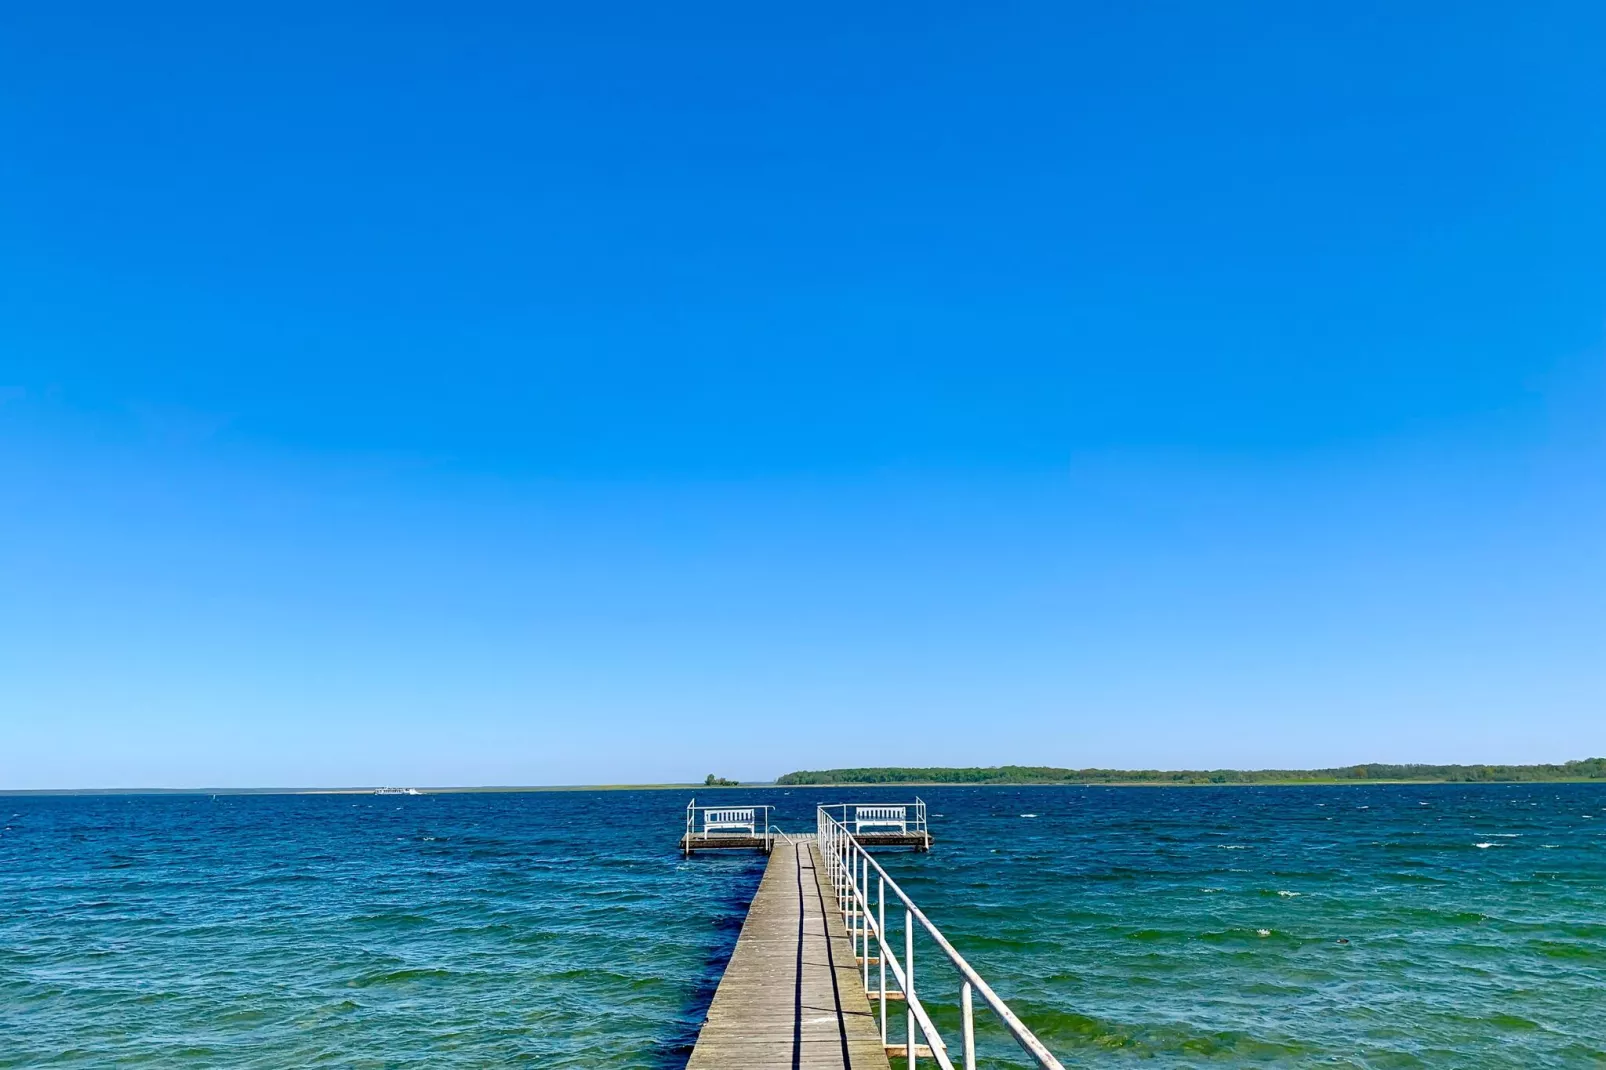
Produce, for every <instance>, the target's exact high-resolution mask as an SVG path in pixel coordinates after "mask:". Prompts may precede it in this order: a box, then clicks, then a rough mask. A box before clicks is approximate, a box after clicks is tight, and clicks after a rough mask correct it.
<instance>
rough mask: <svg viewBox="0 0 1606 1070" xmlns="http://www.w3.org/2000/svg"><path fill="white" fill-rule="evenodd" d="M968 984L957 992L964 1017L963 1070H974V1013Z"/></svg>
mask: <svg viewBox="0 0 1606 1070" xmlns="http://www.w3.org/2000/svg"><path fill="white" fill-rule="evenodd" d="M971 1002H972V1000H971V995H970V982H969V981H966V982H965V987H963V988H961V989H960V990H959V1004H960V1006H961V1008H963V1013H964V1016H965V1024H964V1030H965V1070H976V1012H975V1009H974V1008H973V1007H972V1006H971Z"/></svg>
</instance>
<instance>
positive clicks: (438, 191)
mask: <svg viewBox="0 0 1606 1070" xmlns="http://www.w3.org/2000/svg"><path fill="white" fill-rule="evenodd" d="M327 7H328V5H296V4H285V5H276V6H274V7H273V8H271V9H262V10H260V11H257V12H255V13H252V12H246V11H240V10H233V9H218V8H216V7H215V6H205V5H194V6H183V5H170V4H157V5H147V6H144V7H142V8H140V9H138V10H135V9H129V8H125V7H118V6H114V5H104V6H95V5H79V4H60V5H37V6H35V7H34V8H32V9H27V10H24V9H13V10H8V11H6V12H5V13H4V14H0V140H3V143H4V145H5V146H6V149H5V151H4V152H3V153H0V728H3V730H4V735H5V746H4V747H0V787H15V788H22V787H68V786H91V785H101V786H111V785H122V786H127V785H170V786H183V785H190V786H193V785H235V786H244V785H264V784H275V785H311V784H324V785H329V784H362V783H380V782H405V783H430V784H450V783H457V784H483V783H594V782H621V781H663V780H684V779H689V778H693V777H697V778H700V777H701V776H702V774H703V773H706V772H708V771H710V770H713V771H716V772H719V773H721V774H723V775H727V776H737V777H743V778H759V777H769V776H773V775H775V774H777V773H780V772H784V771H786V770H787V769H791V768H799V767H819V766H826V765H844V764H861V763H872V764H881V763H898V764H971V763H994V762H1032V763H1048V764H1062V765H1074V766H1081V765H1095V764H1096V765H1115V766H1144V767H1154V766H1162V767H1177V766H1193V767H1197V766H1214V765H1233V766H1267V765H1279V766H1305V765H1327V764H1337V763H1347V762H1353V761H1363V760H1391V761H1409V760H1423V761H1481V760H1490V761H1535V760H1562V759H1566V758H1571V757H1582V756H1585V755H1590V754H1600V753H1606V419H1603V416H1606V261H1603V259H1602V256H1601V250H1602V249H1606V212H1603V211H1602V203H1603V202H1602V198H1601V194H1600V191H1601V190H1603V189H1606V109H1602V108H1601V107H1600V102H1601V101H1602V100H1606V65H1602V64H1600V63H1599V57H1600V55H1601V54H1602V53H1603V50H1606V8H1602V7H1601V6H1600V5H1595V4H1584V3H1578V4H1569V3H1548V4H1535V5H1522V6H1520V7H1512V6H1510V5H1493V4H1489V5H1479V4H1457V5H1449V4H1446V5H1413V6H1412V8H1411V10H1410V11H1401V10H1399V9H1398V6H1397V5H1384V4H1358V5H1349V6H1347V7H1345V8H1344V9H1343V10H1341V11H1338V10H1327V11H1323V10H1319V9H1318V8H1316V7H1314V6H1312V7H1309V8H1295V7H1290V6H1289V5H1271V4H1219V3H1218V4H1209V5H1205V4H1196V5H1163V4H1155V5H1129V6H1128V7H1126V8H1121V9H1119V10H1104V9H1100V8H1096V7H1093V6H1091V5H1089V6H1086V7H1080V6H1075V5H1065V4H1030V3H1028V4H1013V5H1002V6H998V5H995V6H993V7H992V8H989V9H986V10H981V9H976V8H974V7H968V8H967V7H964V6H959V5H944V4H936V5H933V4H923V5H882V6H880V7H878V8H876V9H875V10H873V11H866V10H862V9H861V8H857V7H847V6H840V7H830V6H827V7H819V6H816V7H813V8H809V9H806V10H805V9H799V10H786V11H780V10H757V9H753V8H752V7H750V6H737V5H726V6H718V5H709V6H703V7H699V8H697V9H696V10H695V11H688V10H685V9H683V8H674V9H668V8H663V7H661V6H652V5H640V6H634V5H607V6H592V7H590V8H586V9H584V10H575V11H561V10H557V9H550V10H549V9H534V10H532V9H530V8H529V7H528V6H524V5H483V4H472V3H467V4H464V3H460V4H453V5H450V6H447V5H434V6H431V5H383V6H381V5H372V6H369V5H362V4H353V5H343V6H342V7H341V10H340V11H338V12H331V11H329V10H327ZM847 741H852V743H851V745H849V744H848V742H847Z"/></svg>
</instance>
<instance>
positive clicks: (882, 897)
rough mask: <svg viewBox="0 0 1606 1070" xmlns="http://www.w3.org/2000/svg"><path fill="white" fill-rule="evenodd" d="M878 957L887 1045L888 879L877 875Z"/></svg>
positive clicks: (884, 1032) (882, 1020)
mask: <svg viewBox="0 0 1606 1070" xmlns="http://www.w3.org/2000/svg"><path fill="white" fill-rule="evenodd" d="M875 910H876V936H877V940H876V947H877V952H878V953H877V955H876V958H877V959H878V960H880V963H881V1046H882V1047H883V1048H885V1047H886V1046H887V950H888V949H889V948H891V946H892V945H891V944H889V943H887V879H886V878H885V877H877V878H876V882H875Z"/></svg>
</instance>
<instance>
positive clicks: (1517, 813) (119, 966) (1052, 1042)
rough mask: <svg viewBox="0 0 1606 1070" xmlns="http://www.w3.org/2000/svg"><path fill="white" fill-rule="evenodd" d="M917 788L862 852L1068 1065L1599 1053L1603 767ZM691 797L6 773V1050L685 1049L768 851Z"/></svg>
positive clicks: (132, 1062)
mask: <svg viewBox="0 0 1606 1070" xmlns="http://www.w3.org/2000/svg"><path fill="white" fill-rule="evenodd" d="M710 794H711V795H717V798H718V800H719V801H722V802H723V801H730V802H733V803H736V802H770V803H774V804H776V805H778V806H779V807H780V808H781V809H780V818H779V820H780V823H781V824H782V825H783V826H784V827H786V828H788V829H793V830H801V829H805V828H808V829H812V827H813V809H812V808H813V806H814V804H815V803H816V802H821V801H836V800H837V799H839V798H842V797H844V796H850V797H852V798H854V799H864V800H867V801H868V800H874V799H887V800H902V799H906V798H909V797H911V796H912V795H913V794H914V792H912V791H908V790H897V789H887V790H877V791H868V792H866V791H854V792H851V793H844V792H841V791H837V790H818V789H794V790H792V791H790V792H787V791H785V790H784V789H755V790H747V789H735V790H729V791H722V792H718V793H710ZM919 794H920V795H922V796H923V797H924V798H925V799H926V801H927V802H928V804H929V805H930V811H931V813H932V814H933V815H934V816H933V818H932V829H933V832H934V833H935V835H936V836H937V837H938V843H937V846H936V848H935V849H934V850H933V851H932V852H931V853H930V854H929V855H916V854H902V853H900V854H892V853H888V854H886V855H884V856H883V860H884V861H885V862H886V864H887V866H888V869H889V871H890V872H892V873H893V874H894V875H895V876H896V877H897V878H898V879H899V881H900V882H902V883H903V884H904V886H905V887H906V888H907V889H908V890H909V891H910V892H911V894H913V895H914V896H915V898H916V900H917V901H918V902H920V903H921V905H922V906H923V907H924V908H925V909H926V912H927V913H928V914H929V915H930V916H931V917H932V918H933V920H935V921H936V922H937V924H939V925H940V926H942V927H943V929H944V931H945V932H946V933H947V934H948V935H949V937H950V938H951V939H952V941H953V942H954V943H955V944H956V945H957V946H958V947H959V949H960V950H961V951H962V952H963V953H964V954H966V955H967V956H968V957H969V958H970V960H971V961H972V963H973V964H975V965H976V966H977V967H978V968H979V969H980V970H981V971H982V973H983V974H984V975H985V976H987V977H988V978H989V979H990V980H992V981H993V982H994V985H995V987H996V988H997V989H998V990H999V991H1000V993H1001V994H1002V995H1004V996H1005V998H1006V999H1009V1000H1010V1002H1011V1004H1012V1005H1013V1006H1014V1007H1015V1009H1016V1010H1017V1012H1018V1013H1019V1014H1020V1015H1021V1016H1022V1018H1024V1019H1025V1020H1026V1022H1027V1023H1028V1024H1029V1025H1030V1026H1031V1027H1032V1028H1033V1029H1034V1030H1036V1031H1037V1033H1038V1034H1039V1036H1041V1037H1042V1038H1043V1040H1044V1041H1045V1042H1046V1043H1048V1045H1049V1046H1050V1047H1051V1048H1052V1049H1053V1050H1054V1051H1055V1052H1056V1053H1057V1054H1058V1055H1059V1056H1060V1057H1061V1058H1062V1059H1063V1060H1064V1061H1065V1063H1066V1064H1067V1065H1068V1066H1071V1065H1081V1066H1119V1065H1127V1064H1131V1065H1134V1066H1137V1065H1141V1066H1146V1067H1166V1068H1172V1067H1206V1066H1209V1067H1223V1066H1286V1067H1446V1068H1448V1067H1494V1068H1501V1067H1511V1068H1518V1067H1523V1068H1533V1067H1580V1068H1583V1067H1593V1068H1600V1067H1603V1066H1606V785H1568V784H1541V785H1523V786H1473V787H1463V786H1452V785H1444V786H1421V787H1407V786H1382V785H1379V786H1344V787H1333V788H1317V787H1311V788H1270V787H1267V788H1236V787H1235V788H1175V789H1173V788H1124V789H1123V788H1087V789H1084V788H1022V789H1014V788H949V789H937V788H927V789H920V790H919ZM688 795H689V793H677V792H656V791H653V792H633V791H629V792H532V793H523V794H481V795H470V794H464V795H430V796H420V797H411V796H406V797H395V796H341V795H322V796H219V797H217V798H215V799H214V798H211V797H209V796H121V797H117V796H109V797H108V796H102V797H23V796H11V797H3V798H0V1067H22V1066H28V1067H33V1066H64V1067H79V1066H81V1067H90V1066H93V1067H102V1066H109V1065H117V1066H139V1065H147V1066H162V1067H170V1066H171V1067H188V1066H193V1067H203V1066H204V1067H214V1066H228V1067H264V1068H266V1067H272V1068H283V1067H290V1066H311V1065H320V1064H321V1065H332V1066H341V1067H400V1066H431V1067H441V1066H445V1067H451V1066H465V1067H466V1066H491V1065H500V1064H509V1065H519V1064H525V1065H537V1064H538V1065H540V1066H542V1067H604V1068H607V1067H679V1066H681V1065H683V1064H684V1062H685V1059H686V1056H687V1054H688V1053H689V1051H690V1047H691V1044H692V1043H693V1041H694V1040H695V1037H696V1030H697V1023H698V1021H699V1020H700V1018H701V1015H702V1013H703V1011H704V1010H705V1008H706V1006H707V1002H708V1000H709V998H710V997H711V995H712V991H713V987H714V985H715V984H716V983H717V981H718V977H719V973H720V970H721V968H722V966H723V963H724V960H725V958H726V957H727V956H728V955H729V954H730V950H731V947H732V945H733V944H734V942H735V939H736V934H737V931H738V930H739V928H740V925H741V920H742V916H743V913H744V911H745V909H746V904H747V901H748V899H749V897H750V896H751V894H752V890H753V888H754V887H755V886H756V885H757V882H758V878H759V876H760V874H761V867H762V862H761V860H759V859H757V858H756V857H752V856H740V855H728V856H723V857H721V856H698V857H695V858H693V859H691V860H689V861H688V860H683V859H681V858H680V856H679V855H678V854H677V853H676V851H675V849H674V845H675V841H676V838H677V836H678V834H679V832H680V827H681V821H682V817H681V810H680V808H681V807H682V806H683V805H684V804H685V802H686V799H687V797H688ZM936 815H941V816H936ZM1025 815H1033V816H1025ZM921 961H922V963H923V965H922V982H921V983H922V987H923V988H924V989H925V991H926V992H927V993H928V994H929V995H928V996H927V998H931V999H936V998H937V997H938V995H939V993H940V992H941V991H943V990H944V987H945V986H946V984H947V978H946V977H945V976H944V974H943V971H942V970H941V969H939V968H937V967H936V965H935V959H934V958H923V959H922V960H921ZM928 962H929V963H931V965H930V966H927V965H925V963H928ZM939 1013H940V1016H941V1017H942V1018H944V1019H946V1020H948V1021H950V1022H951V1021H952V1020H953V1015H952V1010H951V1007H946V1006H945V1007H939ZM1000 1043H1001V1042H1000V1040H999V1035H998V1033H997V1031H996V1030H994V1031H992V1032H991V1033H984V1035H983V1048H984V1050H986V1051H997V1052H999V1053H1000V1054H1007V1051H1008V1049H1007V1048H1004V1047H1000V1046H999V1044H1000ZM1016 1065H1019V1063H1018V1061H1017V1062H1016Z"/></svg>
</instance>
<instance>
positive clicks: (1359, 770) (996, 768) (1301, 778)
mask: <svg viewBox="0 0 1606 1070" xmlns="http://www.w3.org/2000/svg"><path fill="white" fill-rule="evenodd" d="M1366 780H1417V781H1429V782H1444V783H1467V784H1473V783H1522V782H1525V781H1544V780H1606V758H1585V759H1583V760H1581V761H1574V762H1563V763H1561V764H1560V765H1391V764H1388V763H1385V762H1369V763H1367V764H1365V765H1349V766H1341V767H1335V768H1332V769H1060V768H1057V767H1055V766H1051V765H992V766H985V767H982V766H966V767H960V768H944V767H941V766H927V767H922V766H871V767H866V768H861V769H817V770H800V771H798V772H795V773H787V774H786V775H785V776H782V777H780V778H779V779H778V780H776V783H777V784H788V785H809V784H1271V783H1279V784H1286V783H1301V782H1309V783H1327V782H1333V781H1366Z"/></svg>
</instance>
